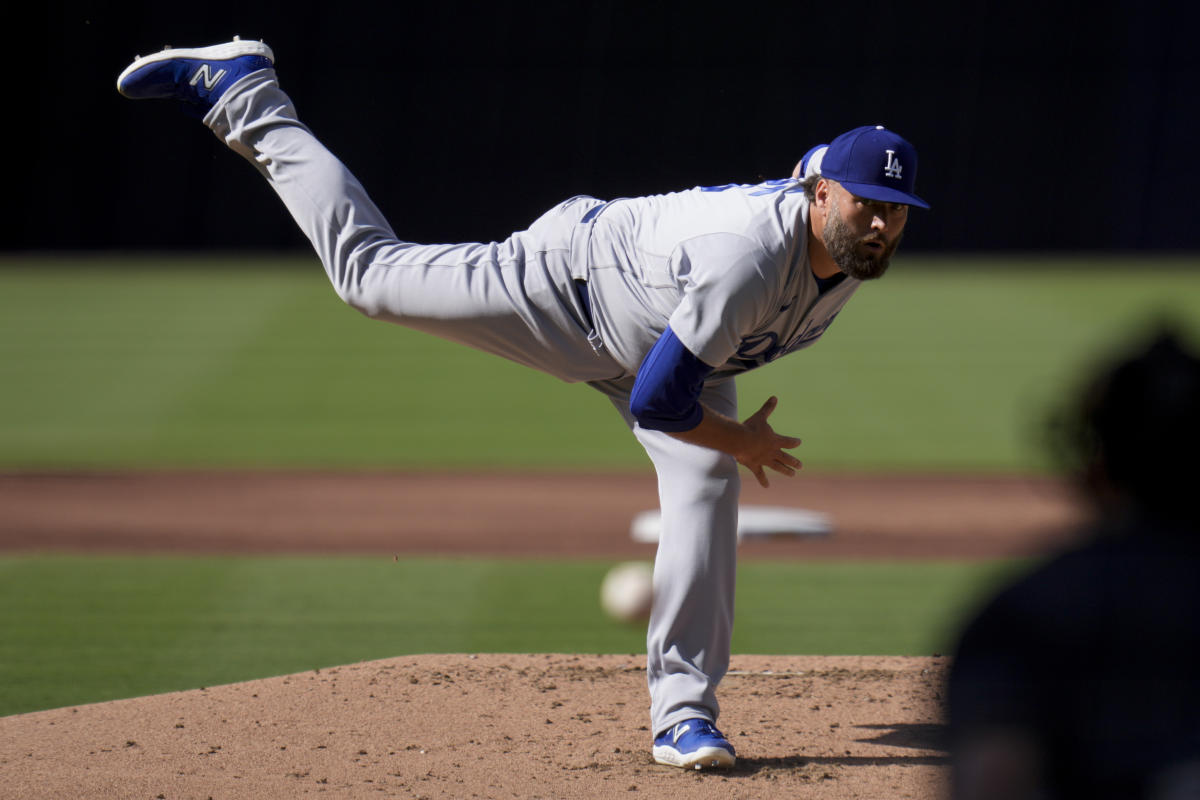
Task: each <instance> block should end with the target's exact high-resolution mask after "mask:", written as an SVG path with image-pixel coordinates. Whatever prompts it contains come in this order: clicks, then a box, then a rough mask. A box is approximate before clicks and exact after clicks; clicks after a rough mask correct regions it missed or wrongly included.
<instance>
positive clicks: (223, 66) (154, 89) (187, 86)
mask: <svg viewBox="0 0 1200 800" xmlns="http://www.w3.org/2000/svg"><path fill="white" fill-rule="evenodd" d="M274 63H275V54H274V53H272V52H271V48H269V47H267V46H266V45H265V44H263V43H262V42H243V41H242V40H241V39H239V38H238V37H236V36H235V37H233V41H232V42H226V43H225V44H215V45H212V46H211V47H193V48H179V49H174V48H170V47H168V48H166V49H165V50H163V51H161V52H158V53H155V54H154V55H149V56H138V57H137V58H136V59H134V62H133V63H132V64H130V65H129V66H128V67H126V68H125V71H124V72H122V73H121V74H120V76H119V77H118V78H117V91H118V92H120V93H121V94H123V95H125V96H126V97H129V98H132V99H134V100H149V99H174V100H180V101H182V102H183V103H184V104H185V107H186V108H187V110H189V111H190V112H192V113H193V114H196V115H199V116H203V115H204V114H205V113H207V112H208V110H209V109H210V108H212V107H213V105H214V104H215V103H216V102H217V101H218V100H220V99H221V96H222V95H223V94H225V90H226V89H228V88H229V87H230V86H232V85H233V84H234V83H235V82H236V81H237V80H238V79H239V78H242V77H245V76H246V75H249V74H250V73H252V72H258V71H259V70H263V69H269V68H270V67H272V66H273V65H274Z"/></svg>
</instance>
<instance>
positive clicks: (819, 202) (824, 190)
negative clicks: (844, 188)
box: [813, 178, 833, 211]
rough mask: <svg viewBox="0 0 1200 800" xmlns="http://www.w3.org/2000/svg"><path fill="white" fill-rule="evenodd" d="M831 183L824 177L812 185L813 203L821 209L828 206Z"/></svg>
mask: <svg viewBox="0 0 1200 800" xmlns="http://www.w3.org/2000/svg"><path fill="white" fill-rule="evenodd" d="M832 189H833V185H832V184H831V183H830V182H829V181H828V180H827V179H825V178H821V179H820V180H818V181H817V185H816V186H814V187H813V205H814V206H815V207H817V208H819V209H821V210H822V211H824V210H825V209H826V208H828V207H829V195H830V192H831V191H832Z"/></svg>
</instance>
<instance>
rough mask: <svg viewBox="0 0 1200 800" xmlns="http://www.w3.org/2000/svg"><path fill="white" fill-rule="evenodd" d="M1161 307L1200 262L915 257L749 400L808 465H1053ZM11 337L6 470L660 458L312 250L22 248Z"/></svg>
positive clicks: (4, 337)
mask: <svg viewBox="0 0 1200 800" xmlns="http://www.w3.org/2000/svg"><path fill="white" fill-rule="evenodd" d="M1161 314H1167V315H1171V316H1173V317H1177V318H1180V319H1183V320H1187V321H1188V323H1189V324H1192V325H1194V324H1195V321H1196V320H1200V261H1197V260H1193V261H1191V262H1188V261H1176V262H1169V263H1166V264H1165V265H1164V262H1146V263H1141V262H1138V261H1136V260H1129V261H1127V262H1114V261H1112V260H1111V259H1110V260H1109V262H1108V263H1106V264H1105V266H1104V267H1103V268H1090V269H1089V268H1088V266H1087V264H1086V263H1085V262H1082V261H1066V260H1063V261H1037V260H1033V259H1014V260H1011V261H1004V262H980V261H979V260H974V261H966V260H962V261H960V260H955V259H941V260H939V261H937V262H934V261H931V260H925V261H921V260H919V259H915V258H914V259H912V260H911V261H900V262H898V263H897V264H896V266H895V267H894V271H893V273H891V274H889V275H888V277H887V278H886V279H884V280H883V281H880V282H879V283H878V284H875V285H871V286H867V287H864V288H863V289H862V290H861V291H860V292H859V293H858V296H856V297H855V298H854V300H853V302H851V303H850V304H849V305H848V306H847V308H846V310H845V311H844V312H843V313H842V314H841V316H840V318H839V319H838V321H837V323H836V324H835V325H834V326H833V327H832V328H831V329H830V331H829V333H828V334H826V336H825V337H824V339H823V340H822V341H820V342H818V343H817V345H816V346H815V347H813V348H812V349H810V350H806V351H804V352H801V353H797V354H794V355H791V356H788V357H787V358H785V359H783V360H781V361H780V362H778V363H776V364H771V365H769V366H767V367H765V368H763V369H761V370H759V371H757V372H754V373H750V374H748V375H746V376H745V377H744V378H742V379H741V380H740V392H741V398H742V406H743V408H744V410H746V413H749V411H752V410H754V409H755V408H757V407H758V405H760V404H761V402H762V401H763V400H764V399H766V397H767V396H768V395H770V394H772V393H774V394H778V395H779V396H780V398H781V403H780V407H779V410H778V411H777V412H776V414H775V417H773V421H774V422H775V423H776V427H777V428H779V429H780V430H783V431H786V432H788V433H793V434H794V435H797V436H800V437H801V438H802V439H804V442H805V443H804V445H803V446H802V448H801V451H800V452H801V457H802V459H803V460H804V461H805V462H806V463H807V464H808V465H809V468H811V469H858V468H872V469H906V470H912V469H943V470H989V471H1020V470H1030V469H1040V468H1042V467H1043V466H1044V464H1043V461H1042V459H1041V453H1040V449H1039V446H1040V443H1039V441H1038V435H1037V430H1038V424H1039V421H1040V418H1041V415H1043V414H1044V412H1045V410H1046V408H1047V406H1048V405H1049V404H1052V403H1053V402H1054V401H1055V400H1056V399H1058V398H1060V397H1061V396H1063V394H1064V392H1068V391H1070V389H1071V387H1072V386H1073V385H1074V383H1075V381H1076V380H1077V378H1078V373H1079V370H1080V368H1081V367H1083V366H1085V365H1087V364H1089V363H1090V362H1091V360H1092V359H1094V358H1096V357H1097V356H1098V355H1100V354H1103V353H1105V352H1106V351H1107V350H1108V349H1110V348H1111V347H1113V346H1115V345H1120V344H1122V343H1124V342H1125V341H1126V340H1127V339H1128V338H1129V336H1130V335H1131V334H1132V333H1133V332H1135V331H1138V330H1140V329H1141V328H1143V327H1144V326H1145V325H1146V324H1148V322H1149V321H1151V320H1153V319H1154V318H1156V317H1157V316H1158V315H1161ZM1192 330H1193V333H1194V332H1195V331H1194V328H1193V329H1192ZM0 348H2V350H0V385H2V386H4V387H5V390H4V391H3V392H2V393H0V468H21V469H28V468H56V469H57V468H63V467H84V468H98V469H104V468H111V467H144V466H182V467H193V466H218V467H220V466H242V467H274V466H282V467H336V466H352V467H428V466H439V467H458V466H464V465H470V466H471V467H474V468H479V467H495V468H509V467H523V466H554V467H559V468H595V467H600V468H622V467H627V466H630V465H639V466H641V465H644V464H645V457H644V455H643V454H642V453H641V451H640V449H639V448H638V446H637V445H636V443H635V442H634V441H633V439H632V437H630V436H628V435H627V434H626V432H625V430H624V426H623V425H622V423H621V422H620V420H619V419H618V418H617V416H616V414H615V413H614V412H613V411H612V409H611V408H610V407H609V405H608V402H607V401H606V400H605V399H603V398H602V397H600V396H599V394H598V393H596V392H593V391H591V390H589V389H588V388H586V387H584V386H572V385H568V384H564V383H561V382H559V381H557V380H555V379H553V378H549V377H547V376H544V375H541V374H540V373H536V372H533V371H532V370H528V369H525V368H523V367H519V366H516V365H514V364H510V363H508V362H505V361H503V360H501V359H498V358H495V357H491V356H485V355H481V354H478V353H474V352H472V351H469V350H467V349H466V348H463V347H460V346H457V345H452V344H448V343H443V342H441V341H439V340H436V339H433V338H432V337H429V336H426V335H423V334H417V333H412V332H409V331H406V330H405V329H402V328H400V327H398V326H395V325H387V324H384V323H379V322H373V321H369V320H367V319H365V318H364V317H362V316H360V315H359V314H357V313H356V312H354V311H352V310H351V309H349V308H348V307H346V306H344V305H343V304H342V303H341V302H340V301H339V300H338V299H337V297H336V296H335V295H334V294H333V291H332V290H331V289H330V288H329V287H328V285H327V283H326V280H325V278H324V275H323V273H322V271H321V269H320V266H319V265H318V264H317V263H316V262H315V260H314V259H312V258H305V257H296V258H294V259H285V260H278V261H273V262H264V261H262V260H251V261H247V260H243V259H237V258H234V257H229V258H226V259H221V260H200V259H191V260H182V259H178V258H176V259H174V260H171V259H165V258H164V259H154V258H151V257H147V256H140V257H138V258H136V259H132V258H131V259H117V258H110V259H96V260H91V261H84V262H80V261H55V260H49V259H41V260H31V261H20V260H16V259H11V258H10V259H8V260H7V261H0ZM564 442H566V443H569V446H564Z"/></svg>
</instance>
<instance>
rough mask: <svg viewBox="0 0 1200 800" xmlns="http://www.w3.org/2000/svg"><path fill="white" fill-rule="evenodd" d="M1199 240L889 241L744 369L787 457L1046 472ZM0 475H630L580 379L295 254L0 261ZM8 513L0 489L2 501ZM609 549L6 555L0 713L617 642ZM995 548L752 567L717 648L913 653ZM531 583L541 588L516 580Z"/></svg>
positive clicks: (938, 641) (615, 436)
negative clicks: (888, 260) (1057, 445)
mask: <svg viewBox="0 0 1200 800" xmlns="http://www.w3.org/2000/svg"><path fill="white" fill-rule="evenodd" d="M1198 267H1200V261H1198V260H1196V259H1192V260H1176V261H1170V262H1166V261H1161V260H1160V261H1143V260H1139V259H1135V258H1132V257H1131V258H1129V259H1123V260H1122V259H1117V258H1113V257H1110V258H1107V259H1105V260H1104V263H1103V264H1102V265H1100V266H1099V267H1097V266H1095V265H1094V264H1091V263H1090V262H1088V261H1085V260H1082V259H1076V260H1065V259H1059V260H1049V259H1040V260H1039V259H1033V258H1019V259H1018V258H1013V259H1009V260H1007V261H1000V260H991V261H988V260H980V259H974V260H966V259H952V258H942V259H938V260H936V261H935V260H930V259H927V260H922V259H919V258H906V259H902V260H900V261H898V262H897V264H896V266H895V267H894V272H893V273H892V274H890V275H889V276H888V278H887V279H886V280H884V281H881V282H880V283H879V284H877V285H872V286H869V287H865V288H864V289H863V290H862V291H861V292H860V293H859V295H858V296H857V297H856V298H855V299H854V301H853V302H852V303H851V304H850V305H849V306H848V307H847V309H846V310H845V311H844V312H843V314H842V315H841V317H840V318H839V320H838V322H837V324H836V325H834V327H833V328H832V329H831V330H830V332H829V333H828V334H827V335H826V337H825V338H824V339H823V340H822V341H821V342H820V343H818V345H817V346H816V347H815V348H813V349H811V350H809V351H805V352H803V353H799V354H796V355H792V356H789V357H788V358H786V359H784V360H783V361H781V362H779V363H777V364H773V365H770V366H769V367H767V368H765V369H763V370H760V371H758V372H756V373H752V374H749V375H747V376H745V377H744V378H743V379H741V380H740V392H741V398H742V404H743V408H744V409H745V410H747V411H748V410H753V408H756V407H757V406H758V405H759V404H760V403H761V402H762V400H763V399H765V398H766V397H767V396H768V395H769V394H778V395H779V396H780V398H781V405H780V408H779V410H778V411H777V412H776V414H775V416H774V417H773V422H774V423H775V425H776V427H777V428H778V429H780V430H782V431H784V432H788V433H794V434H795V435H798V436H800V437H802V438H803V439H804V442H805V443H804V445H803V447H802V448H801V451H800V454H801V457H802V459H803V460H804V461H805V463H806V468H807V469H809V470H818V471H819V470H842V469H846V470H855V469H867V470H908V471H913V470H922V471H928V470H945V471H981V472H1019V471H1034V470H1044V469H1047V468H1048V464H1047V461H1046V459H1045V458H1044V456H1043V454H1042V451H1041V442H1040V438H1039V429H1040V425H1041V422H1042V420H1043V419H1044V417H1045V414H1046V412H1047V411H1048V410H1049V409H1050V408H1052V407H1053V406H1054V405H1055V404H1056V403H1058V402H1060V401H1061V400H1062V398H1063V397H1066V396H1070V394H1071V393H1072V392H1073V390H1074V387H1075V386H1076V385H1077V382H1078V380H1079V379H1080V376H1081V374H1082V372H1083V371H1084V370H1086V369H1087V368H1088V367H1090V365H1091V364H1093V363H1094V362H1095V360H1096V359H1098V358H1100V357H1102V356H1104V355H1106V354H1108V353H1110V352H1111V351H1112V349H1113V348H1114V347H1118V346H1122V345H1124V344H1125V343H1126V342H1129V341H1130V340H1131V339H1132V338H1135V337H1136V336H1137V335H1138V334H1139V333H1140V332H1142V331H1144V330H1145V329H1146V328H1147V326H1149V325H1151V324H1152V323H1153V321H1154V320H1156V319H1158V318H1159V317H1161V316H1167V317H1170V318H1174V319H1180V320H1184V321H1185V323H1186V324H1187V325H1188V328H1187V330H1188V333H1189V335H1190V336H1191V337H1192V339H1193V342H1194V341H1195V334H1196V328H1195V324H1196V320H1200V268H1198ZM0 386H3V387H4V388H3V391H0V470H9V471H14V470H18V471H19V470H64V469H89V470H105V469H127V468H174V467H182V468H191V467H213V468H223V467H237V468H245V467H264V468H275V467H280V468H340V467H346V468H350V467H353V468H414V469H419V468H424V467H438V468H455V467H462V466H468V465H469V466H470V467H471V468H473V469H479V468H492V469H515V468H521V467H542V468H556V469H594V468H611V469H621V468H627V467H631V466H636V467H639V468H645V466H646V460H645V457H644V455H643V454H642V453H641V452H640V450H639V449H638V447H637V445H636V444H635V443H634V441H633V439H632V437H630V436H628V435H627V433H626V432H625V431H624V427H623V425H622V424H621V422H620V421H619V419H618V418H617V416H616V414H614V413H613V411H612V409H611V408H610V407H609V406H608V403H607V401H606V400H604V399H603V398H602V397H600V396H599V395H598V394H597V393H595V392H592V391H590V390H589V389H587V388H586V387H582V386H569V385H566V384H563V383H560V382H558V381H556V380H554V379H551V378H548V377H545V376H542V375H539V374H537V373H534V372H531V371H529V370H526V369H524V368H521V367H517V366H515V365H512V364H508V363H506V362H503V361H501V360H499V359H495V358H492V357H487V356H483V355H479V354H475V353H472V352H470V351H468V350H466V349H464V348H461V347H458V346H454V345H449V344H444V343H441V342H439V341H436V340H434V339H432V338H430V337H427V336H423V335H421V334H414V333H411V332H407V331H405V330H403V329H401V328H398V327H396V326H389V325H384V324H381V323H376V322H369V321H367V320H366V319H364V318H363V317H361V316H359V315H358V314H356V313H355V312H353V311H351V310H350V309H348V308H346V307H345V306H343V305H342V304H341V303H340V301H338V300H337V298H336V297H335V296H334V294H333V292H332V290H330V289H329V288H328V286H327V285H326V283H325V279H324V277H323V275H322V274H321V270H320V268H319V266H318V265H317V264H316V263H315V261H314V260H313V259H312V258H309V257H302V256H300V257H295V258H288V259H278V260H274V261H264V260H262V259H247V258H236V257H228V258H223V259H196V258H191V259H183V258H178V257H161V258H155V257H149V256H139V257H136V258H117V257H108V258H103V259H100V258H95V259H75V260H68V259H51V258H30V259H19V258H16V257H8V258H6V259H3V260H0ZM2 512H3V510H2V509H0V513H2ZM607 566H608V565H607V564H604V563H601V562H592V561H579V562H545V561H535V562H517V561H504V560H480V559H464V560H454V561H450V560H439V559H413V560H407V561H401V562H398V563H393V562H391V561H390V560H386V561H384V562H383V563H380V562H376V561H371V560H364V559H307V558H279V559H248V558H247V559H166V558H150V557H145V558H115V557H114V558H85V557H67V556H48V555H36V554H11V555H7V556H4V557H0V578H2V580H0V601H2V602H0V714H7V713H17V712H20V711H27V710H33V709H38V708H47V707H52V706H58V705H68V704H76V703H82V702H90V701H97V700H104V699H110V698H115V697H126V696H132V695H140V694H146V693H152V692H161V691H168V690H173V689H185V688H191V687H195V686H200V685H211V684H217V683H225V682H231V681H239V680H244V679H249V678H254V677H263V676H267V675H274V674H281V673H286V672H293V671H301V670H306V669H312V668H317V667H323V666H329V665H334V664H341V663H348V662H353V661H358V660H363V659H371V658H381V657H386V656H393V655H399V654H405V653H416V652H451V651H453V652H463V651H467V652H470V651H477V652H482V651H507V652H523V651H527V652H556V651H557V652H564V651H566V652H575V651H578V652H639V651H643V647H644V645H643V643H642V634H641V632H640V631H638V630H635V629H631V628H626V627H623V626H619V625H616V624H614V623H611V622H609V621H607V620H605V619H604V618H603V617H602V616H601V614H600V611H599V608H598V605H597V603H596V592H597V591H598V586H599V582H600V576H601V575H602V574H603V571H604V570H605V569H606V568H607ZM1012 567H1013V565H1011V564H982V565H972V564H948V563H934V564H912V563H904V564H887V563H848V564H819V565H817V564H804V563H770V564H768V563H746V564H743V565H741V567H740V572H739V580H740V584H739V599H738V603H739V605H738V623H737V629H736V630H737V634H736V636H735V642H734V646H735V650H736V652H740V653H824V654H852V653H863V654H927V653H931V652H934V651H936V650H940V649H943V648H945V647H946V646H947V644H948V642H949V637H950V636H951V633H952V631H953V627H954V624H955V623H956V622H957V620H958V618H959V616H960V615H961V614H962V613H965V611H966V610H967V609H968V608H970V607H971V605H972V604H973V602H974V600H975V598H977V597H978V596H979V594H980V592H982V591H983V590H984V589H986V588H987V587H988V586H991V585H992V584H993V583H994V582H995V580H997V578H998V576H1000V575H1003V574H1004V573H1005V571H1006V570H1008V569H1011V568H1012ZM530 587H537V590H536V591H534V590H532V589H531V588H530Z"/></svg>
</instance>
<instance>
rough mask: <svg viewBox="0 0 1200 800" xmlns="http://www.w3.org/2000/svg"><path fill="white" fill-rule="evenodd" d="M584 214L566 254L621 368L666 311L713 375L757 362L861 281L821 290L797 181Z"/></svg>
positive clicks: (801, 342) (805, 341)
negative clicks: (578, 236)
mask: <svg viewBox="0 0 1200 800" xmlns="http://www.w3.org/2000/svg"><path fill="white" fill-rule="evenodd" d="M587 224H588V225H589V226H590V230H589V231H588V235H587V238H586V241H585V242H584V246H583V247H580V248H579V252H575V253H572V257H573V259H574V260H575V262H576V265H577V266H576V271H577V272H580V273H585V274H586V275H587V279H588V283H589V286H590V288H591V293H592V306H593V311H594V316H595V321H596V326H597V332H598V334H599V337H600V339H601V340H602V341H603V342H604V345H605V347H606V348H607V349H608V350H609V352H610V353H611V354H612V356H613V358H614V359H616V361H617V362H618V363H620V364H621V365H622V367H624V369H625V370H626V374H635V373H636V372H637V369H638V367H639V365H640V364H641V362H642V358H643V357H644V356H645V355H646V353H647V351H648V350H649V349H650V347H651V346H653V344H654V342H655V341H656V340H657V339H658V337H659V335H660V334H662V332H663V330H664V329H665V327H666V325H667V323H668V322H669V324H670V326H671V330H673V331H674V332H675V335H676V336H678V337H679V339H680V341H681V342H682V343H683V344H684V345H685V346H686V347H687V348H688V350H690V351H691V352H692V353H693V354H694V355H696V356H697V357H698V358H699V359H700V360H701V361H703V362H704V363H706V364H708V365H709V366H713V367H716V368H717V369H716V372H715V373H714V377H718V378H719V377H724V376H730V375H734V374H737V373H739V372H743V371H745V370H747V369H752V368H754V367H757V366H761V365H762V364H765V363H767V362H769V361H773V360H775V359H776V358H779V357H780V356H782V355H784V354H786V353H790V352H792V351H794V350H798V349H800V348H802V347H806V346H808V345H810V344H812V343H813V342H815V341H816V340H817V339H818V338H819V337H820V336H821V334H822V333H824V331H825V329H826V328H828V327H829V325H830V324H831V323H832V322H833V319H834V317H836V316H837V313H838V311H840V310H841V308H842V306H843V305H845V303H846V301H847V300H849V299H850V296H851V295H852V294H853V293H854V291H855V289H857V288H858V286H859V281H856V280H853V279H846V280H843V281H842V282H841V283H840V284H839V285H838V286H837V287H835V288H834V289H832V290H830V291H828V292H825V293H823V294H821V293H819V292H818V287H817V282H816V279H815V278H814V276H813V274H812V270H811V269H809V267H808V259H807V236H806V235H805V234H806V232H807V229H808V202H807V200H806V199H805V197H804V193H803V191H802V190H801V188H800V185H799V184H798V183H797V182H796V181H794V180H780V181H769V182H767V183H762V184H758V185H736V186H735V185H731V186H721V187H710V188H695V189H691V190H688V191H683V192H675V193H672V194H665V195H654V196H650V197H638V198H630V199H622V200H614V201H612V202H609V203H607V204H605V205H604V206H603V207H602V208H600V209H599V210H597V211H596V212H595V213H594V215H593V216H592V218H591V219H590V220H589V221H588V223H587ZM798 234H799V235H798Z"/></svg>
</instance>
